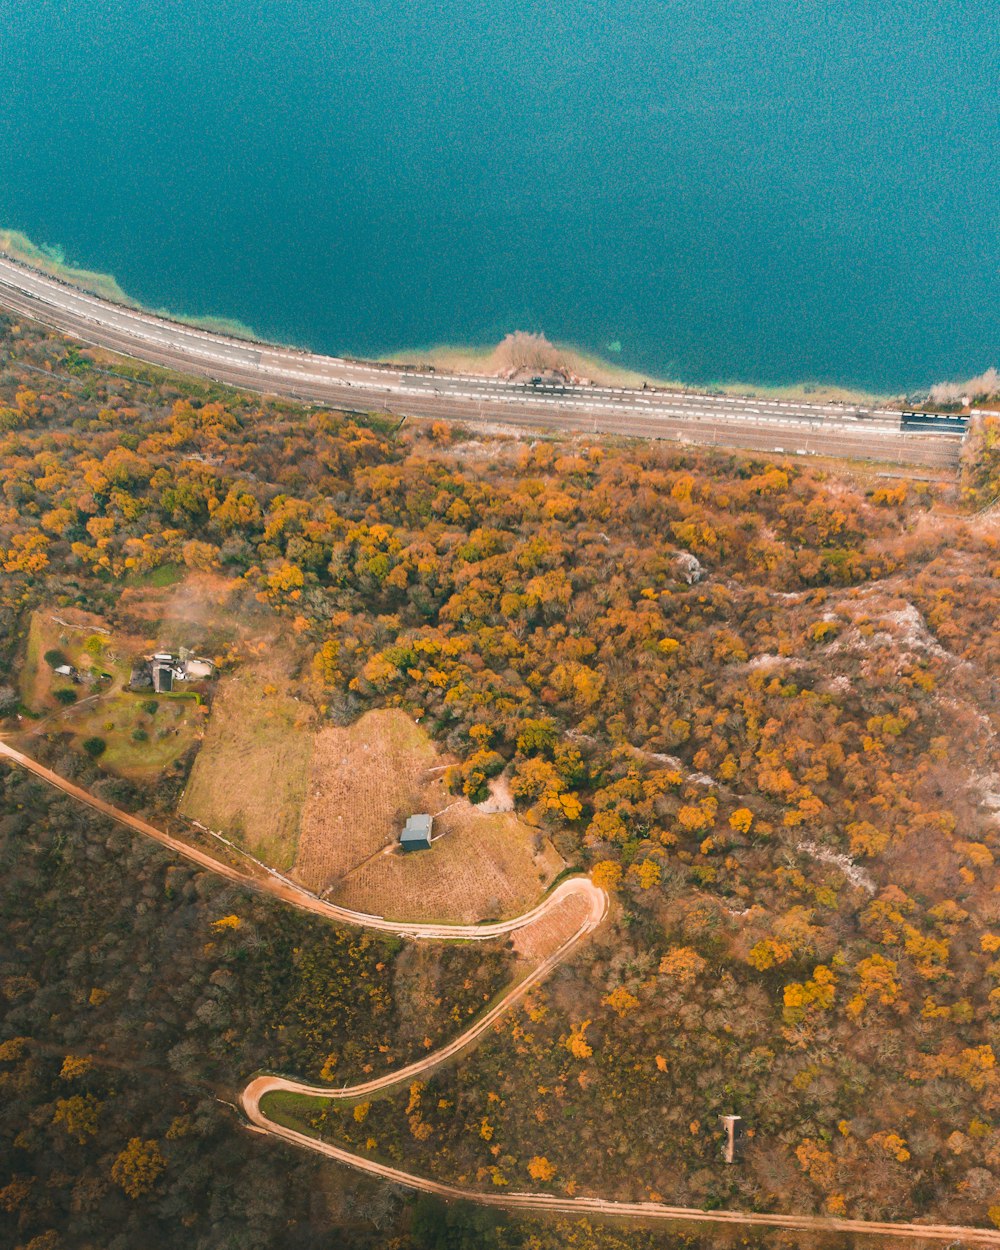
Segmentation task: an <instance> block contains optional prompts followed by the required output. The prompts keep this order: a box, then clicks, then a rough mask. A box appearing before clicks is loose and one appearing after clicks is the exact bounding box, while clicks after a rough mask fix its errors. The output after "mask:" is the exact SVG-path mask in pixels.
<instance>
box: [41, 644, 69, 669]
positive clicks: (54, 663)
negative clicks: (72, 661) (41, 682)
mask: <svg viewBox="0 0 1000 1250" xmlns="http://www.w3.org/2000/svg"><path fill="white" fill-rule="evenodd" d="M45 663H46V664H47V665H48V666H49V668H60V667H61V666H62V665H63V664H68V663H69V660H67V659H66V656H65V655H64V654H63V653H62V652H61V651H60V650H59V648H58V647H53V648H52V650H51V651H46V652H45Z"/></svg>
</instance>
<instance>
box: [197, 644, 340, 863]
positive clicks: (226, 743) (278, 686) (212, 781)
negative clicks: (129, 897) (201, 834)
mask: <svg viewBox="0 0 1000 1250" xmlns="http://www.w3.org/2000/svg"><path fill="white" fill-rule="evenodd" d="M257 650H258V654H257V655H256V656H253V657H252V658H250V659H249V660H248V661H247V662H246V663H245V664H243V665H241V667H240V668H239V669H238V670H237V671H236V672H235V673H233V674H232V675H229V676H226V677H225V678H223V679H222V681H220V683H219V687H218V691H217V693H216V697H215V701H214V703H213V705H212V716H211V719H210V720H209V722H208V729H207V730H206V732H205V740H204V742H203V744H202V747H201V750H200V751H199V752H198V757H197V759H196V760H195V762H194V767H193V768H192V769H191V777H190V779H189V781H188V784H187V788H186V790H185V791H184V795H183V798H182V799H181V804H180V809H179V810H180V812H181V815H183V816H186V817H188V818H189V819H191V820H197V821H200V822H201V823H202V824H203V825H207V826H208V828H209V829H213V830H215V831H216V832H218V833H223V834H225V835H226V837H228V838H232V839H233V841H235V842H238V843H240V845H242V846H244V847H245V848H246V849H247V850H248V851H250V852H251V853H252V854H254V855H256V856H257V857H258V858H260V859H262V860H265V861H266V862H267V863H269V864H272V865H273V866H274V867H275V868H281V869H288V868H290V867H291V866H292V864H293V863H294V862H295V852H296V845H297V842H298V837H299V822H300V817H301V813H302V806H303V803H304V802H305V797H306V790H307V785H308V778H309V762H310V759H311V758H312V754H313V742H314V737H315V735H314V734H313V718H314V713H313V710H312V708H311V707H310V706H309V704H307V703H303V702H301V701H300V700H299V699H297V698H296V697H295V696H294V694H293V693H292V691H293V688H294V687H293V680H292V675H291V668H292V665H293V660H292V657H290V656H289V655H288V654H287V653H286V652H285V651H283V650H281V649H280V648H276V647H269V646H267V645H266V644H260V646H259V648H257Z"/></svg>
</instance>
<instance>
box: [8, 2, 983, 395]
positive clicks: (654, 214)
mask: <svg viewBox="0 0 1000 1250" xmlns="http://www.w3.org/2000/svg"><path fill="white" fill-rule="evenodd" d="M0 23H2V25H0V29H2V31H3V34H2V39H0V226H10V227H16V228H18V229H21V230H23V231H25V232H26V233H27V234H28V235H29V236H30V237H31V238H33V239H34V240H35V241H36V242H46V243H51V244H58V245H60V246H61V247H63V248H64V249H65V252H66V254H67V256H68V257H69V258H71V259H72V260H73V261H75V262H78V263H80V264H82V265H84V266H86V267H88V268H94V269H101V270H105V271H110V272H112V273H114V274H115V276H116V277H117V278H118V280H119V281H120V282H121V284H122V286H123V287H124V288H125V289H126V290H127V291H128V292H129V293H130V294H131V295H133V296H134V297H135V298H137V299H139V300H141V301H142V302H144V303H147V304H150V305H152V306H154V307H169V308H172V309H174V310H177V311H179V312H181V311H182V312H184V313H188V314H204V313H218V314H222V315H226V316H230V317H235V318H238V319H240V320H242V321H244V322H246V323H247V324H249V325H251V326H253V327H254V328H255V329H256V330H257V331H259V332H260V333H262V334H263V335H266V336H268V337H274V338H277V339H280V340H283V341H289V342H295V343H299V344H302V345H304V346H309V347H311V348H313V349H316V350H322V351H328V352H351V353H355V354H361V355H377V354H384V353H387V352H390V351H393V350H399V349H413V348H420V347H425V346H431V345H435V344H445V343H447V344H491V343H494V342H496V341H497V340H498V339H499V338H500V337H501V336H502V335H503V334H504V333H506V332H507V331H510V330H514V329H527V330H541V331H544V332H545V333H546V334H547V335H548V336H549V337H550V338H551V339H553V340H558V341H563V342H567V343H572V344H575V345H577V346H578V347H579V348H581V349H583V350H584V351H587V352H592V353H596V354H598V355H601V356H603V357H606V358H608V359H610V360H612V361H614V362H615V363H618V364H621V365H623V366H627V367H629V368H633V369H637V370H641V371H643V372H646V373H649V374H652V375H654V376H659V377H671V378H679V379H683V380H685V381H687V382H691V383H708V382H712V381H722V380H743V381H748V382H753V383H758V384H781V383H793V382H799V381H803V380H817V381H824V382H835V383H841V384H847V385H853V386H856V387H862V388H866V389H870V390H890V391H897V390H900V389H904V388H909V389H913V388H919V387H921V386H924V385H927V384H929V383H931V382H933V381H936V380H939V379H943V378H950V377H966V376H969V375H970V374H973V373H978V372H980V371H982V370H983V369H984V368H986V367H987V366H989V365H992V364H996V363H1000V331H998V325H1000V318H998V311H1000V212H998V203H1000V199H998V195H1000V155H998V152H1000V109H998V99H1000V92H998V88H997V67H998V66H1000V21H998V17H997V10H996V6H995V0H989V2H982V3H980V2H978V0H968V2H967V3H965V2H963V3H961V4H959V3H957V2H956V0H950V2H947V3H942V2H940V0H924V3H921V4H914V3H912V0H877V2H874V3H866V2H863V0H839V2H838V3H819V2H818V0H813V2H809V0H631V3H629V4H620V5H611V4H608V3H597V2H596V0H506V2H505V3H496V2H494V3H486V2H485V0H435V2H434V3H426V2H421V0H412V2H411V3H408V4H399V3H389V2H388V0H355V2H353V3H346V2H344V0H279V2H275V0H213V2H212V3H206V0H169V2H168V3H164V0H45V2H42V0H37V2H35V3H27V2H26V0H17V3H13V2H12V0H0Z"/></svg>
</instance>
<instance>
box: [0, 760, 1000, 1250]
mask: <svg viewBox="0 0 1000 1250" xmlns="http://www.w3.org/2000/svg"><path fill="white" fill-rule="evenodd" d="M0 759H7V760H9V761H10V762H11V763H12V764H17V765H19V766H20V767H22V768H24V769H27V770H28V771H29V772H31V773H33V774H34V775H35V776H36V777H39V778H40V779H41V780H43V781H46V782H48V784H49V785H52V786H54V787H56V788H57V789H59V790H62V791H63V793H65V794H68V795H69V796H70V797H72V798H74V799H78V800H79V801H80V802H81V803H85V804H87V806H89V807H91V808H93V809H94V810H95V811H98V812H101V813H102V814H103V815H105V816H108V817H109V818H110V819H112V820H114V821H117V822H118V823H119V824H121V825H124V826H125V827H126V828H128V829H131V830H132V831H133V832H136V833H141V834H143V835H144V836H145V837H148V838H152V839H153V840H154V841H156V842H159V843H160V844H161V845H162V846H166V847H168V848H170V849H171V850H173V851H175V852H176V853H177V854H179V855H181V856H183V857H184V858H186V859H188V860H190V861H191V862H192V863H195V864H198V865H199V866H200V867H202V868H205V869H208V870H209V871H211V872H215V873H218V874H219V875H221V876H223V877H225V878H227V879H228V880H230V881H235V882H237V883H239V884H240V885H245V886H248V887H250V888H252V889H255V890H260V891H264V892H266V893H268V894H271V895H273V896H274V897H275V898H279V899H281V900H282V901H283V902H285V903H288V904H290V905H291V906H293V907H299V908H301V909H302V910H304V911H309V912H313V913H315V914H317V915H321V916H326V917H327V918H328V919H331V920H336V921H340V922H342V923H346V924H354V925H359V926H361V927H364V928H369V929H377V930H380V931H382V932H387V933H395V934H399V935H401V936H405V937H410V938H415V939H422V940H428V939H429V940H437V941H449V940H450V941H469V940H472V941H483V940H486V939H488V938H493V937H499V936H503V935H504V934H510V933H513V932H515V931H516V930H518V929H521V928H524V927H526V926H527V925H530V924H531V923H533V921H535V920H537V919H539V918H540V917H542V916H545V915H547V914H548V913H549V912H552V911H554V910H555V909H556V908H559V907H562V906H563V905H564V904H565V903H566V900H568V899H577V898H578V899H582V900H584V902H585V904H586V907H585V909H584V911H583V918H582V920H581V923H580V924H579V926H578V927H577V928H576V929H575V931H574V932H573V933H572V935H571V936H570V937H569V938H567V939H566V940H565V941H564V942H563V943H562V945H561V946H560V947H559V948H558V949H557V950H556V951H554V952H553V953H552V954H551V955H549V956H548V958H546V959H544V960H543V961H542V962H541V963H540V964H538V966H537V967H536V968H535V969H534V970H533V971H532V972H531V973H529V974H528V976H526V977H525V978H524V979H523V980H521V981H519V982H518V983H517V984H516V985H515V986H513V987H512V988H511V989H510V990H509V991H508V992H507V993H506V994H505V995H504V996H503V997H502V998H501V999H499V1000H498V1001H497V1002H496V1003H494V1004H493V1006H492V1007H491V1008H490V1009H489V1010H488V1011H487V1012H486V1013H485V1014H484V1015H483V1016H482V1017H481V1018H480V1019H479V1020H477V1021H476V1022H475V1023H474V1024H473V1025H471V1026H470V1027H469V1028H468V1029H467V1030H466V1031H465V1032H464V1033H462V1034H460V1035H459V1036H458V1037H456V1038H454V1039H453V1040H452V1041H451V1042H449V1043H448V1044H447V1045H445V1046H443V1047H441V1048H440V1049H439V1050H437V1051H435V1052H434V1053H433V1054H430V1055H427V1056H425V1057H424V1058H422V1059H419V1060H417V1061H416V1062H415V1063H411V1064H408V1065H407V1066H406V1067H404V1068H400V1069H398V1070H397V1071H395V1072H390V1073H387V1074H385V1075H383V1076H380V1077H375V1078H373V1079H372V1080H370V1081H362V1082H360V1083H359V1084H357V1085H352V1086H345V1087H343V1088H341V1089H331V1088H330V1087H328V1086H316V1085H308V1084H306V1083H304V1082H302V1081H295V1080H292V1079H291V1078H288V1077H283V1076H273V1075H261V1076H258V1077H255V1078H254V1079H253V1080H252V1081H251V1082H250V1083H249V1084H248V1085H247V1086H246V1088H245V1089H244V1090H243V1092H242V1094H241V1095H240V1104H241V1106H242V1109H243V1111H244V1113H245V1115H246V1117H247V1120H248V1121H249V1125H250V1128H251V1130H252V1131H253V1132H257V1133H262V1134H265V1135H267V1136H270V1137H277V1138H280V1139H282V1140H283V1141H286V1142H290V1143H291V1144H292V1145H294V1146H298V1147H301V1148H303V1149H306V1150H311V1151H314V1152H315V1153H318V1154H321V1155H324V1156H326V1157H327V1158H329V1159H335V1160H337V1161H338V1162H339V1163H343V1164H347V1165H348V1166H349V1167H352V1168H355V1169H356V1170H358V1171H361V1172H367V1173H368V1174H370V1175H372V1176H377V1177H380V1178H381V1179H383V1180H387V1181H391V1182H394V1183H395V1184H398V1185H402V1186H404V1187H406V1188H408V1189H414V1190H419V1191H420V1192H422V1193H428V1194H434V1195H436V1196H438V1197H440V1198H444V1199H449V1200H453V1199H461V1200H465V1201H469V1202H475V1203H479V1204H481V1205H484V1206H492V1207H502V1208H504V1209H506V1210H514V1211H525V1212H548V1213H550V1214H561V1215H570V1216H581V1215H588V1214H590V1215H599V1216H600V1215H603V1216H611V1217H616V1218H631V1219H637V1220H642V1221H643V1222H651V1221H667V1222H672V1223H680V1224H730V1225H739V1226H744V1227H749V1226H754V1227H763V1228H785V1229H794V1230H799V1231H809V1232H829V1233H858V1234H865V1235H868V1236H871V1235H883V1236H887V1237H893V1238H897V1239H899V1238H905V1239H910V1240H917V1241H924V1242H948V1243H951V1245H952V1246H955V1247H959V1246H994V1247H1000V1231H998V1230H995V1229H986V1228H971V1227H966V1226H962V1225H955V1224H919V1223H892V1222H889V1221H877V1220H851V1219H843V1218H826V1217H823V1216H811V1215H782V1214H769V1213H763V1212H757V1211H732V1210H723V1211H720V1210H716V1211H703V1210H701V1209H700V1208H697V1207H672V1206H667V1205H665V1204H664V1203H660V1202H615V1201H609V1200H607V1199H603V1198H588V1197H574V1198H562V1197H558V1196H557V1195H554V1194H544V1193H520V1192H518V1193H503V1194H499V1193H488V1192H480V1191H478V1190H470V1189H463V1188H461V1187H460V1186H458V1185H449V1184H447V1183H445V1182H443V1181H435V1180H431V1179H430V1178H429V1177H425V1176H417V1175H415V1174H414V1173H412V1172H404V1171H402V1170H401V1169H399V1168H394V1167H390V1166H389V1165H388V1164H384V1163H378V1162H377V1161H376V1160H374V1159H368V1158H365V1157H364V1156H363V1155H357V1154H353V1153H352V1152H351V1151H349V1150H344V1149H343V1148H342V1147H340V1146H335V1145H332V1144H331V1143H330V1142H324V1141H320V1140H318V1139H317V1138H315V1137H310V1136H308V1135H307V1134H305V1133H300V1132H298V1131H297V1130H295V1129H291V1128H286V1127H285V1126H284V1125H281V1124H278V1123H277V1122H276V1121H274V1120H271V1119H269V1118H268V1116H267V1115H266V1114H265V1113H264V1111H263V1110H262V1109H261V1105H260V1104H261V1100H262V1099H263V1098H264V1097H265V1096H266V1095H268V1094H272V1093H279V1092H284V1093H293V1094H305V1095H311V1096H314V1097H322V1098H328V1099H331V1100H339V1099H357V1098H363V1097H365V1096H366V1095H368V1094H373V1093H378V1092H380V1091H384V1090H387V1089H391V1088H393V1087H395V1086H398V1085H401V1084H403V1083H405V1082H408V1081H410V1080H412V1079H413V1078H414V1077H417V1076H420V1075H424V1074H426V1073H428V1072H430V1071H431V1070H433V1069H434V1068H437V1067H438V1066H439V1065H440V1064H442V1063H445V1062H446V1061H448V1060H449V1059H453V1058H455V1057H456V1056H457V1055H459V1054H460V1053H461V1052H462V1051H464V1050H466V1049H467V1048H468V1047H469V1046H471V1045H473V1043H475V1042H476V1041H477V1040H478V1039H479V1038H480V1037H482V1036H483V1034H484V1033H486V1032H488V1031H489V1030H490V1029H491V1028H492V1027H493V1025H494V1024H495V1023H496V1021H497V1020H498V1019H499V1018H500V1017H501V1016H502V1015H503V1014H504V1013H505V1012H507V1011H508V1010H509V1009H510V1008H511V1007H512V1006H513V1005H514V1004H515V1003H516V1002H518V1001H519V1000H520V999H521V998H523V997H524V995H525V994H526V993H527V992H528V991H529V990H530V989H531V987H532V986H533V985H536V984H538V982H540V981H542V980H544V978H545V977H547V976H548V975H549V973H550V972H552V971H553V970H554V969H555V968H556V967H558V965H559V964H560V963H562V962H563V961H564V960H565V959H566V958H567V956H568V955H569V954H570V952H571V951H572V950H573V949H574V947H576V946H577V945H578V944H579V943H580V942H581V941H582V940H583V939H584V938H585V937H587V936H588V935H589V934H590V933H592V932H593V931H594V929H596V928H597V927H598V925H599V924H600V923H601V922H602V920H603V919H604V917H605V915H606V914H607V908H608V896H607V894H606V893H605V892H604V891H603V890H601V889H599V888H598V887H597V886H595V885H594V884H593V883H592V882H591V881H589V880H588V879H587V878H586V877H572V878H570V879H568V880H566V881H564V882H562V883H561V884H560V885H559V886H558V887H557V888H556V889H555V890H553V891H552V893H551V894H549V895H548V896H547V897H546V898H545V899H544V900H543V901H542V902H541V903H539V904H538V906H536V907H534V908H532V909H531V910H530V911H527V912H525V913H524V914H523V915H522V916H517V917H515V918H514V919H512V920H505V921H499V922H497V923H494V924H486V925H435V924H408V923H403V922H398V921H393V920H386V919H385V918H384V917H382V916H371V915H368V914H366V913H364V912H354V911H350V910H348V909H347V908H344V907H338V906H336V904H334V903H328V902H326V901H325V900H323V899H319V898H316V897H315V896H314V895H312V894H310V893H309V892H308V891H306V890H304V889H302V888H301V887H299V886H297V885H296V884H295V883H294V882H292V881H289V880H288V879H287V878H286V877H282V876H280V875H279V874H277V873H274V874H273V875H270V876H268V877H263V878H260V877H252V876H250V875H249V874H248V873H244V872H241V871H240V870H239V869H237V868H234V867H232V866H231V865H229V864H226V863H223V862H222V861H221V860H217V859H215V858H214V857H213V856H211V855H209V854H208V853H207V852H205V851H202V850H200V849H199V848H198V847H195V846H191V845H190V844H189V843H186V842H183V841H181V840H180V839H179V838H175V837H172V836H171V835H170V834H168V833H165V832H163V831H162V830H160V829H157V828H156V827H155V826H154V825H151V824H149V823H148V821H145V820H142V819H141V818H140V817H138V816H133V815H131V814H130V813H129V812H124V811H121V810H120V809H119V808H116V807H114V806H113V805H112V804H110V803H106V802H105V801H104V800H103V799H99V798H97V796H96V795H93V794H90V793H89V792H88V791H87V790H84V789H82V788H81V787H80V786H77V785H74V784H73V782H71V781H68V780H66V778H64V777H60V776H59V774H58V773H55V772H53V771H52V770H51V769H50V768H46V767H45V765H43V764H40V763H39V762H38V761H37V760H34V759H32V758H31V757H30V756H28V755H24V754H23V753H22V752H20V751H17V750H15V749H14V748H13V747H10V746H8V745H7V743H5V742H3V741H0Z"/></svg>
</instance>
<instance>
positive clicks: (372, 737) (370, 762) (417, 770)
mask: <svg viewBox="0 0 1000 1250" xmlns="http://www.w3.org/2000/svg"><path fill="white" fill-rule="evenodd" d="M448 763H449V761H446V760H443V759H442V757H441V755H440V754H439V752H438V750H437V747H436V746H435V744H434V743H433V742H432V741H431V740H430V739H429V738H428V736H427V734H426V733H425V732H424V730H423V729H421V728H420V727H419V726H418V725H416V724H414V722H413V721H412V720H411V719H410V718H409V717H408V716H407V715H406V713H405V712H402V711H400V710H399V709H384V710H380V711H374V712H368V713H366V714H365V715H364V716H362V717H361V719H360V720H358V721H357V722H356V723H355V724H354V725H352V726H351V727H350V728H348V729H332V728H331V729H324V730H322V731H321V732H320V733H319V734H318V735H317V737H316V745H315V750H314V752H313V756H312V767H311V770H310V779H309V791H308V798H307V801H306V805H305V810H304V812H303V816H302V832H301V837H300V840H299V853H298V857H297V859H296V862H295V876H296V877H297V878H298V879H299V880H300V881H302V882H303V883H304V884H305V885H307V886H308V887H309V888H310V889H313V890H316V891H317V892H322V893H323V894H324V896H325V897H328V898H330V899H331V900H333V901H335V902H337V903H339V904H341V905H342V906H345V907H350V908H353V909H355V910H357V911H368V912H374V913H375V914H377V915H383V916H389V917H392V918H393V919H400V920H402V919H408V920H436V921H441V922H454V923H466V924H468V923H473V922H475V921H478V920H484V919H497V918H502V917H506V916H511V915H515V914H517V913H518V912H520V911H523V910H524V909H525V908H526V907H528V906H530V905H531V904H532V903H534V902H536V901H537V899H538V896H539V894H540V893H541V892H542V890H543V889H544V888H545V887H546V886H547V885H548V884H549V883H550V882H551V881H552V880H553V878H554V877H556V876H557V875H558V873H559V872H560V871H561V870H562V868H563V867H564V864H563V861H562V859H561V858H560V856H559V855H558V853H557V852H556V851H555V849H554V848H553V846H552V844H551V843H550V842H549V840H548V838H546V837H545V836H544V835H542V834H541V833H540V832H539V831H538V830H536V829H532V828H531V827H530V826H529V825H526V824H525V823H524V822H523V821H522V820H520V819H519V818H518V817H517V816H516V815H515V814H514V813H512V812H495V811H494V812H483V811H481V810H479V809H477V808H476V807H474V806H473V805H472V804H471V803H469V802H468V801H467V800H465V799H455V798H454V797H453V796H451V795H449V794H448V792H447V790H446V788H445V785H444V780H443V778H444V772H445V769H446V767H447V765H448ZM411 812H430V813H432V814H433V815H434V817H435V820H434V842H433V845H432V846H431V848H430V849H429V850H426V851H417V852H414V853H412V854H408V855H407V854H404V853H403V852H401V851H400V850H399V849H398V846H397V839H398V837H399V831H400V829H401V828H402V825H403V822H404V820H405V819H406V817H407V816H408V815H409V814H410V813H411Z"/></svg>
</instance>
